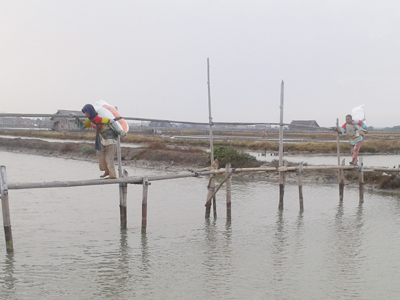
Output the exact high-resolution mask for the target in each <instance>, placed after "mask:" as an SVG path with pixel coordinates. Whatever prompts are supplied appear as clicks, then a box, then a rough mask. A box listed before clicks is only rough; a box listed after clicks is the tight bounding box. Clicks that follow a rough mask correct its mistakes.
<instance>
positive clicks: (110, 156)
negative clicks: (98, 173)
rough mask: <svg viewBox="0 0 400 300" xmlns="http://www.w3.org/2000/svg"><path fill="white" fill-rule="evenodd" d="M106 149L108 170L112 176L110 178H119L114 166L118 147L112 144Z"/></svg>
mask: <svg viewBox="0 0 400 300" xmlns="http://www.w3.org/2000/svg"><path fill="white" fill-rule="evenodd" d="M103 147H104V146H103ZM104 148H105V162H106V164H107V170H108V173H109V175H110V178H111V179H114V178H117V174H116V172H115V165H114V158H115V152H116V150H117V145H115V144H111V145H108V146H105V147H104Z"/></svg>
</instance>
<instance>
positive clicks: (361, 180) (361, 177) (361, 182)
mask: <svg viewBox="0 0 400 300" xmlns="http://www.w3.org/2000/svg"><path fill="white" fill-rule="evenodd" d="M363 169H364V164H363V159H362V157H360V166H359V169H358V182H359V189H360V204H362V203H364V170H363Z"/></svg>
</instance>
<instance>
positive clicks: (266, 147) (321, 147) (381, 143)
mask: <svg viewBox="0 0 400 300" xmlns="http://www.w3.org/2000/svg"><path fill="white" fill-rule="evenodd" d="M0 135H13V136H27V137H39V138H48V139H71V140H90V141H91V140H94V138H95V133H94V131H92V130H85V131H81V132H69V131H65V132H64V131H63V132H58V131H34V130H0ZM287 136H290V138H299V139H306V138H307V139H311V140H312V139H318V140H321V139H329V138H330V139H331V140H334V139H336V135H335V134H327V133H314V134H311V133H307V134H304V133H297V134H295V133H291V134H290V135H289V134H288V135H287ZM285 137H286V135H285ZM121 141H122V142H123V143H132V144H150V143H156V144H158V145H161V144H166V145H176V146H188V147H205V148H208V147H209V141H208V140H206V139H204V140H200V139H194V140H190V139H171V138H162V137H160V136H153V135H144V134H137V133H135V134H131V133H128V134H127V135H126V136H124V137H121ZM341 141H342V142H341V143H340V149H341V151H342V153H344V152H349V151H350V144H349V143H348V142H347V140H346V139H345V137H343V136H342V137H341ZM214 146H232V147H234V148H241V149H251V150H258V151H278V149H279V144H278V142H276V141H267V140H264V141H263V140H257V141H254V140H252V141H249V140H228V139H225V140H214ZM336 147H337V144H336V143H333V142H312V141H309V142H301V143H285V144H284V151H285V152H286V153H304V154H315V153H332V154H333V153H336V151H337V149H336ZM361 153H400V135H398V134H386V135H385V134H380V135H372V134H370V135H367V136H366V137H365V140H364V142H363V145H362V147H361Z"/></svg>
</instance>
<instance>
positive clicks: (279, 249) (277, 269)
mask: <svg viewBox="0 0 400 300" xmlns="http://www.w3.org/2000/svg"><path fill="white" fill-rule="evenodd" d="M275 225H276V228H275V234H274V242H273V245H274V248H273V258H274V261H273V265H274V274H273V276H274V277H273V279H274V281H276V282H281V281H282V280H283V276H284V274H285V264H286V260H287V258H288V257H287V246H288V243H287V240H288V235H287V231H285V220H284V218H283V211H282V210H279V211H278V215H277V219H276V222H275Z"/></svg>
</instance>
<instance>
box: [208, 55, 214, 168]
mask: <svg viewBox="0 0 400 300" xmlns="http://www.w3.org/2000/svg"><path fill="white" fill-rule="evenodd" d="M207 86H208V128H209V132H210V158H211V164H213V163H214V145H213V131H212V125H213V122H212V116H211V87H210V60H209V59H208V58H207Z"/></svg>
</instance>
